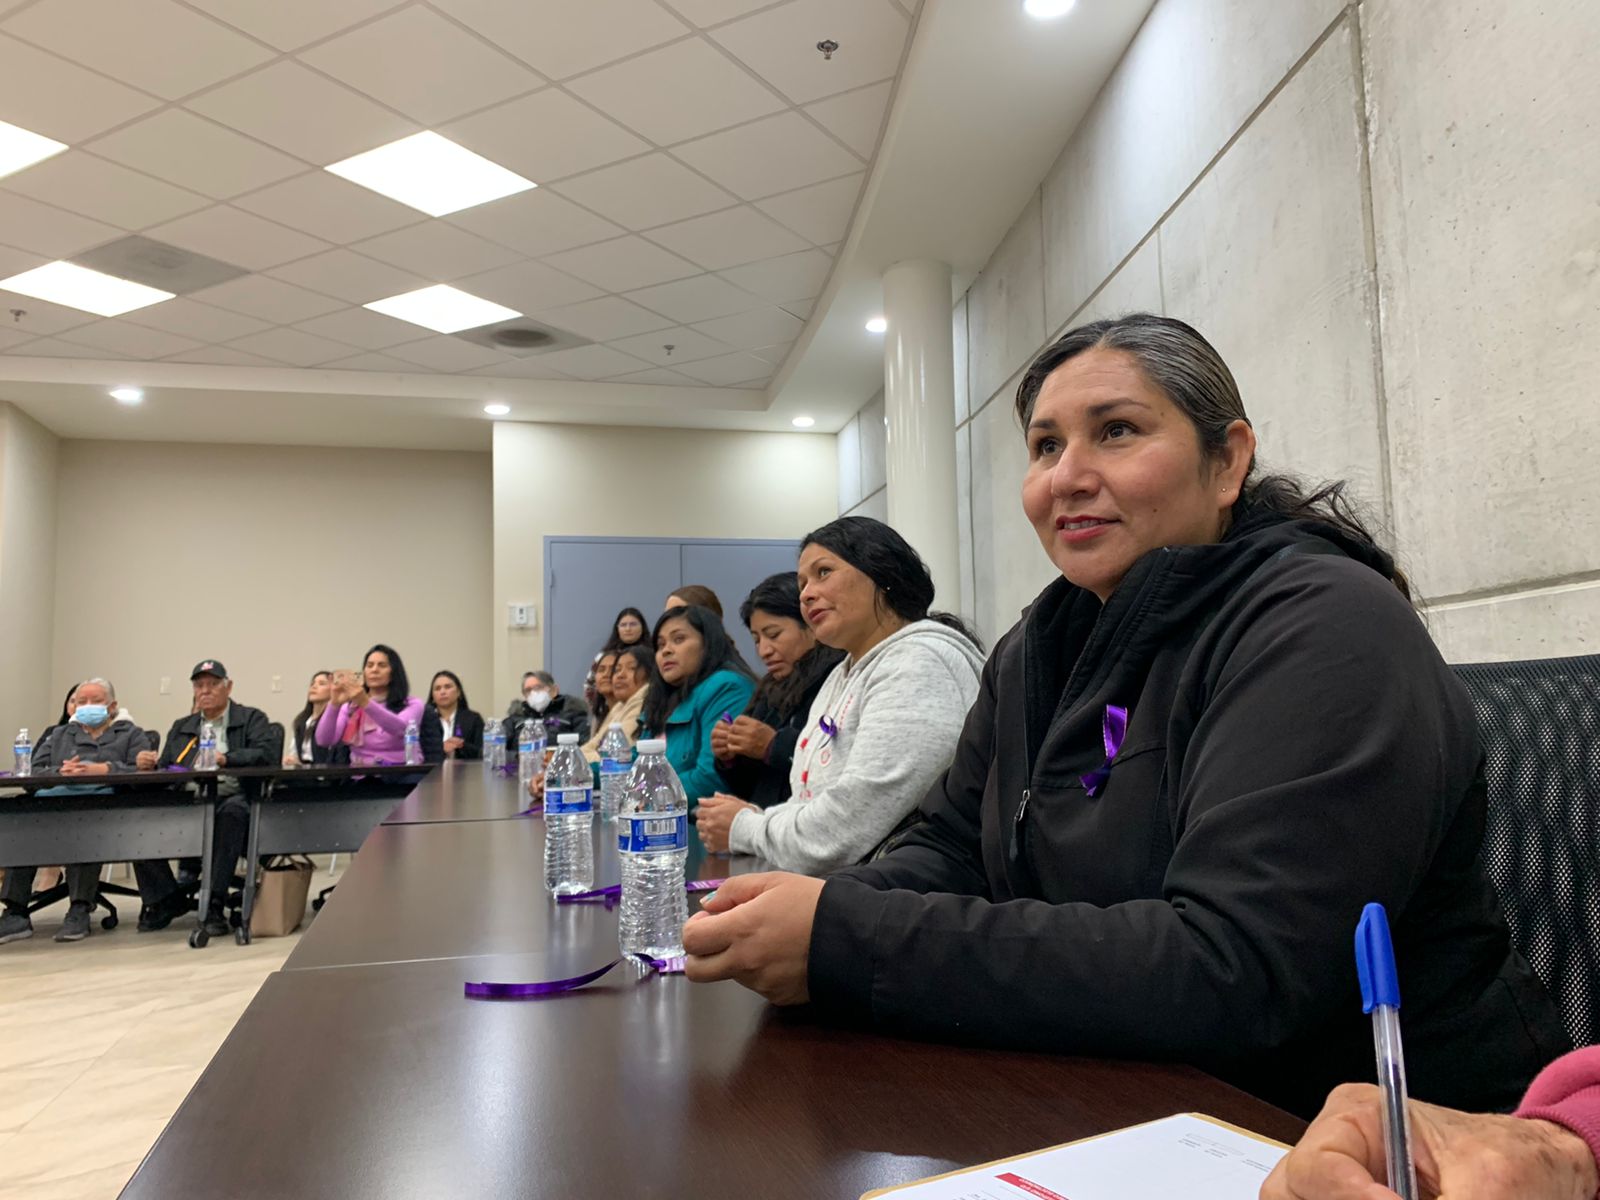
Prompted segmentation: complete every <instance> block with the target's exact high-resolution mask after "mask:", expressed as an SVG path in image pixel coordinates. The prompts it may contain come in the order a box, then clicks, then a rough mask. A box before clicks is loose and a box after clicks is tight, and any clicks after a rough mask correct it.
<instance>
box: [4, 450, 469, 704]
mask: <svg viewBox="0 0 1600 1200" xmlns="http://www.w3.org/2000/svg"><path fill="white" fill-rule="evenodd" d="M60 459H61V461H60V521H59V538H58V542H59V553H58V564H57V575H56V603H55V614H56V619H55V637H54V657H53V664H54V665H53V668H52V672H51V674H52V684H51V686H52V688H54V687H55V686H56V685H57V684H60V685H61V686H62V687H63V688H64V687H65V685H66V683H67V682H69V681H71V680H73V679H80V678H83V677H84V676H86V675H105V676H106V677H107V678H109V679H111V680H112V682H113V683H115V684H116V686H117V693H118V698H119V699H120V700H121V701H122V702H123V703H124V704H125V705H127V706H128V707H129V708H130V710H131V711H132V713H133V715H134V716H135V718H137V719H138V721H139V722H140V723H141V724H142V725H145V726H147V727H150V728H155V729H158V730H161V731H163V732H164V731H165V729H166V727H167V725H168V724H169V723H170V722H172V721H173V720H175V719H176V718H178V717H180V716H182V715H183V714H184V713H186V712H188V711H189V694H190V693H189V684H188V678H187V676H188V672H189V668H190V667H192V666H193V665H194V664H195V662H197V661H198V660H199V659H201V658H205V657H207V656H210V655H216V656H218V657H220V658H221V659H222V660H223V662H224V663H225V664H226V665H227V667H228V669H229V672H230V673H231V674H232V676H233V678H234V681H235V688H234V695H235V696H236V697H237V698H238V699H239V700H240V701H241V702H243V703H247V704H252V705H255V706H256V707H259V708H262V709H265V710H266V712H267V713H268V715H269V716H270V717H272V719H274V720H278V721H282V722H284V723H285V724H287V723H288V721H289V720H290V718H291V717H292V716H293V715H294V713H295V712H296V711H298V710H299V708H300V706H301V704H303V703H304V699H305V690H304V689H305V682H306V679H307V677H309V675H310V673H311V672H312V671H313V670H315V669H317V668H319V667H328V666H345V665H349V666H352V667H353V666H357V665H359V663H360V660H361V655H362V654H363V652H364V651H365V650H366V649H367V647H368V646H370V645H371V644H372V643H374V642H386V643H388V644H390V645H392V646H394V647H395V649H397V650H398V651H399V652H400V653H401V654H402V655H403V656H404V658H405V662H406V668H407V671H408V672H409V674H410V676H411V680H412V686H413V690H414V691H415V690H420V689H423V688H425V687H426V686H427V683H428V678H429V676H431V674H432V673H433V672H434V671H435V670H437V669H438V668H441V667H449V668H451V669H452V670H454V671H456V672H457V673H458V674H459V675H460V676H461V677H462V681H463V682H464V683H465V684H466V687H467V693H468V695H469V697H471V698H472V700H473V703H474V704H475V705H481V704H485V703H486V702H487V701H488V699H489V691H490V685H489V671H490V650H491V641H490V636H489V625H488V621H489V615H490V603H489V596H490V590H489V589H490V579H491V577H492V576H491V565H490V561H489V556H490V540H491V539H490V527H491V519H492V511H493V510H492V506H491V491H490V463H489V456H488V455H486V454H473V453H459V452H427V451H401V450H348V449H320V448H313V447H287V446H221V445H174V444H167V443H147V442H118V443H112V442H92V441H65V442H63V443H61V455H60ZM8 615H9V614H8ZM8 624H9V622H8ZM162 676H170V677H171V692H170V693H169V694H166V695H163V694H161V692H160V680H161V677H162ZM274 676H281V677H282V689H283V690H282V691H281V692H277V693H274V692H273V691H272V690H271V687H272V679H273V677H274Z"/></svg>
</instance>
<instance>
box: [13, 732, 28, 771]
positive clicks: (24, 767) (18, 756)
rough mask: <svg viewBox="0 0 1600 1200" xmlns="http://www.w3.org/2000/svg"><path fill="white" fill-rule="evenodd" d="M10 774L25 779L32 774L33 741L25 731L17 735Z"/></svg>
mask: <svg viewBox="0 0 1600 1200" xmlns="http://www.w3.org/2000/svg"><path fill="white" fill-rule="evenodd" d="M11 774H12V775H14V776H16V778H18V779H26V778H27V777H28V776H29V775H32V774H33V739H32V738H31V737H29V736H28V731H27V730H26V729H24V730H22V731H21V732H20V733H18V734H17V742H16V749H15V751H14V752H13V756H12V759H11Z"/></svg>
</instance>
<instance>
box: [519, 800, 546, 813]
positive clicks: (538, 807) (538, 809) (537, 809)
mask: <svg viewBox="0 0 1600 1200" xmlns="http://www.w3.org/2000/svg"><path fill="white" fill-rule="evenodd" d="M517 816H519V817H542V816H544V802H543V801H540V802H539V803H537V804H530V805H528V807H527V808H525V809H523V810H522V811H521V812H519V813H518V814H517Z"/></svg>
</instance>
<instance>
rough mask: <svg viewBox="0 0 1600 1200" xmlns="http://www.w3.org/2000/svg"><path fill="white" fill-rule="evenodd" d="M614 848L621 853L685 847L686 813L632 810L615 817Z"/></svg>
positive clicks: (686, 832)
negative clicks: (615, 843)
mask: <svg viewBox="0 0 1600 1200" xmlns="http://www.w3.org/2000/svg"><path fill="white" fill-rule="evenodd" d="M617 821H618V824H617V849H618V850H619V851H621V852H622V853H623V854H654V853H657V852H658V851H662V850H687V849H688V848H689V814H688V813H679V814H678V815H677V816H662V815H655V814H652V813H635V814H634V815H632V816H625V817H619V818H617Z"/></svg>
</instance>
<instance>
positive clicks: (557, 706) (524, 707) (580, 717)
mask: <svg viewBox="0 0 1600 1200" xmlns="http://www.w3.org/2000/svg"><path fill="white" fill-rule="evenodd" d="M529 717H532V718H534V719H535V720H538V721H543V722H544V725H545V732H546V733H548V734H549V735H550V742H551V744H552V745H554V743H555V740H556V735H557V734H561V733H575V734H577V735H578V744H579V745H580V746H581V745H582V744H583V743H584V742H587V741H588V740H589V706H588V705H587V704H585V703H584V702H583V701H582V700H581V699H580V698H579V697H577V696H569V695H567V694H566V693H565V692H562V693H561V694H560V695H559V696H556V697H555V698H554V699H552V700H551V701H550V706H549V707H548V708H546V709H545V710H544V712H542V713H539V712H534V711H533V706H532V705H530V704H529V703H528V702H527V701H526V700H524V699H522V698H521V697H518V698H517V699H515V700H513V701H512V702H511V704H510V706H509V707H508V708H507V709H506V718H505V731H506V745H508V746H510V747H512V748H513V752H515V747H516V744H517V732H518V731H519V730H520V729H521V728H522V723H523V722H524V721H526V720H527V719H528V718H529Z"/></svg>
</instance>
